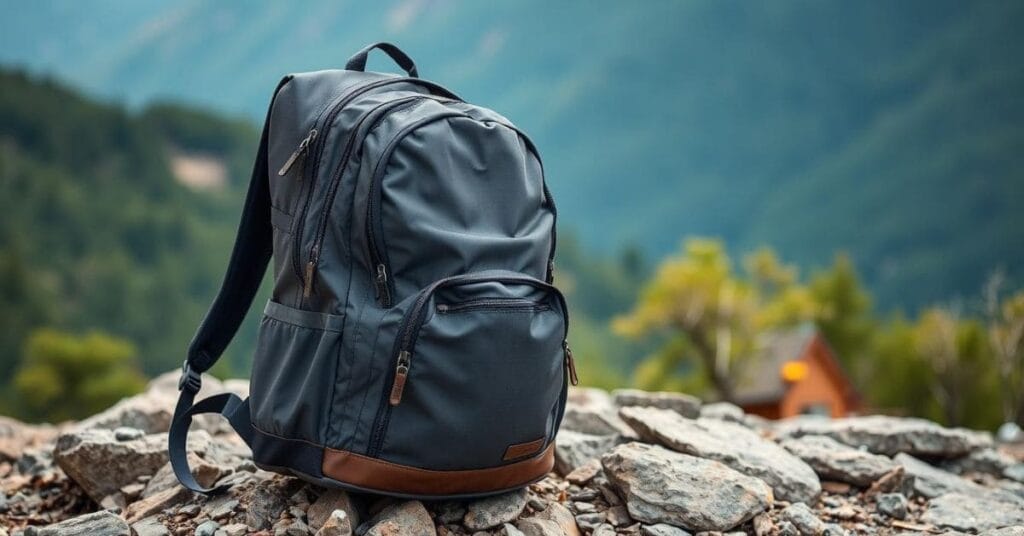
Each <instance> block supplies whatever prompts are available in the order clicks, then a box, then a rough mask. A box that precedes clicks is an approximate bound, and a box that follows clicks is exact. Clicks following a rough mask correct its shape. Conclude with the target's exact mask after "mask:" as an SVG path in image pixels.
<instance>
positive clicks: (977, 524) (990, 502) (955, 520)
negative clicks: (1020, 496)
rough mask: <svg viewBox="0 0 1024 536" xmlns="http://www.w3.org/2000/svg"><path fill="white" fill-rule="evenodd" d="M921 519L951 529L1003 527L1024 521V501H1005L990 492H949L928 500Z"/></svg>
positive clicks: (968, 529)
mask: <svg viewBox="0 0 1024 536" xmlns="http://www.w3.org/2000/svg"><path fill="white" fill-rule="evenodd" d="M921 520H922V521H924V522H925V523H931V524H933V525H936V526H938V527H942V528H947V529H952V530H961V531H982V530H992V529H1000V528H1004V527H1010V526H1013V525H1024V503H1022V502H1019V501H1011V502H1004V501H1003V500H1001V498H1000V497H994V496H992V495H991V494H989V495H981V496H979V495H976V494H965V493H947V494H945V495H942V496H940V497H936V498H934V499H932V500H930V501H928V509H927V510H926V511H925V513H924V515H922V516H921Z"/></svg>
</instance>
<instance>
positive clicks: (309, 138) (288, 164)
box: [277, 128, 316, 177]
mask: <svg viewBox="0 0 1024 536" xmlns="http://www.w3.org/2000/svg"><path fill="white" fill-rule="evenodd" d="M315 139H316V129H315V128H314V129H312V130H310V131H309V134H307V135H306V137H305V138H303V139H302V141H301V142H299V146H298V148H296V149H295V152H293V153H292V155H291V156H289V157H288V160H286V161H285V163H284V165H283V166H281V169H280V170H278V172H277V176H278V177H284V176H285V175H287V174H288V172H289V171H290V170H291V169H292V166H294V165H295V162H296V161H297V160H298V159H299V157H300V156H302V155H303V154H305V152H306V150H308V149H309V144H310V143H312V142H313V140H315Z"/></svg>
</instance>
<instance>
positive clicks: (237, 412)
mask: <svg viewBox="0 0 1024 536" xmlns="http://www.w3.org/2000/svg"><path fill="white" fill-rule="evenodd" d="M290 79H291V77H286V78H284V79H283V80H281V83H280V84H278V86H277V89H276V90H274V96H275V97H276V96H277V91H278V90H280V89H281V87H282V86H283V85H284V84H285V83H287V82H288V81H289V80H290ZM271 108H273V99H271ZM269 130H270V112H269V111H268V112H267V119H266V121H264V123H263V133H262V134H261V135H260V145H259V150H258V151H257V153H256V161H255V163H254V164H253V169H252V178H251V179H250V181H249V192H248V194H246V197H245V205H244V207H243V208H242V221H241V222H240V223H239V225H238V236H237V237H236V238H235V245H234V248H233V249H232V251H231V260H230V261H229V262H228V269H227V274H226V275H225V276H224V281H223V283H221V287H220V291H219V292H218V293H217V297H216V298H215V299H214V300H213V304H212V305H210V310H209V311H207V313H206V317H205V318H203V321H202V323H200V324H199V329H198V330H197V331H196V334H195V337H193V338H192V343H191V344H190V345H189V348H188V355H187V356H186V358H185V363H184V364H183V365H182V372H181V379H180V380H179V381H178V390H179V391H180V394H179V395H178V404H177V405H176V406H175V408H174V417H173V418H172V420H171V430H170V433H169V434H168V436H169V437H168V451H169V453H170V458H171V465H172V467H173V468H174V474H175V475H176V476H177V477H178V480H179V481H180V482H181V484H182V485H183V486H185V487H186V488H188V489H190V490H192V491H197V492H201V493H210V492H214V491H218V490H215V489H207V488H203V487H202V486H200V485H199V483H198V482H196V480H195V478H193V477H192V474H191V472H190V471H189V468H188V456H187V452H186V446H187V443H188V441H187V439H188V427H189V425H190V424H191V423H192V416H193V415H196V414H199V413H220V414H222V415H224V416H225V417H227V418H228V422H229V423H230V424H231V426H232V427H233V428H234V429H235V431H236V432H238V434H239V435H240V436H241V437H242V439H244V440H245V441H246V443H247V444H248V443H249V440H250V438H251V436H252V425H251V424H250V422H249V404H248V400H244V401H243V400H242V399H240V398H239V397H237V396H235V395H233V394H230V393H225V394H221V395H216V396H212V397H210V398H207V399H205V400H202V401H200V402H199V403H198V404H196V405H194V406H193V405H192V402H193V401H194V400H195V397H196V394H197V393H198V392H199V389H200V387H202V373H203V372H206V371H207V370H209V369H210V367H212V366H213V364H214V363H216V362H217V359H219V358H220V356H221V354H223V353H224V349H225V348H227V346H228V344H229V343H230V342H231V339H232V338H233V337H234V336H235V333H236V332H237V331H238V328H239V326H241V324H242V321H243V320H244V319H245V315H246V313H247V312H248V311H249V307H250V306H251V305H252V301H253V298H255V297H256V292H257V291H258V290H259V287H260V282H262V280H263V275H264V274H265V273H266V271H267V264H268V263H269V262H270V257H271V254H272V253H273V227H272V226H271V223H270V177H269V173H268V170H267V169H268V168H267V166H268V162H267V159H268V157H267V141H268V140H267V136H268V133H269Z"/></svg>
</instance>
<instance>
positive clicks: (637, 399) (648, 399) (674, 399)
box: [612, 389, 701, 419]
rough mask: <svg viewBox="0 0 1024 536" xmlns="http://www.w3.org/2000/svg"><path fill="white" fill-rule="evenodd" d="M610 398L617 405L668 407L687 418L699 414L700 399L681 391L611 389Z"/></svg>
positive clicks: (694, 417) (693, 417)
mask: <svg viewBox="0 0 1024 536" xmlns="http://www.w3.org/2000/svg"><path fill="white" fill-rule="evenodd" d="M612 398H613V399H614V401H615V404H616V405H618V406H619V407H627V406H642V407H651V408H659V409H670V410H672V411H675V412H676V413H678V414H680V415H682V416H683V417H687V418H689V419H696V418H697V417H699V416H700V406H701V402H700V399H699V398H697V397H695V396H691V395H687V394H683V393H672V392H666V391H661V392H648V391H641V390H639V389H617V390H615V391H612Z"/></svg>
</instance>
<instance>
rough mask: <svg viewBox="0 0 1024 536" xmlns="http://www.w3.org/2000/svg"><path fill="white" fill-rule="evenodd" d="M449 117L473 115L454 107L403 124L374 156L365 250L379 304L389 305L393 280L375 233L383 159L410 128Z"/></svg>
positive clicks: (385, 158)
mask: <svg viewBox="0 0 1024 536" xmlns="http://www.w3.org/2000/svg"><path fill="white" fill-rule="evenodd" d="M450 117H464V118H467V119H472V117H470V116H469V115H468V114H466V113H464V112H457V111H447V112H443V113H440V114H437V115H432V116H429V117H425V118H422V119H420V120H418V121H416V122H415V123H412V124H410V125H408V126H406V127H405V128H404V129H402V130H401V131H399V132H398V134H396V135H395V137H394V138H392V139H391V141H390V142H389V143H388V145H387V146H386V147H385V148H384V151H383V152H381V156H380V158H379V159H378V160H377V166H376V167H375V168H374V170H373V175H372V176H371V178H370V192H369V202H368V203H366V244H367V248H368V249H369V251H368V252H367V254H368V257H369V260H370V266H373V267H374V268H373V269H374V273H375V274H376V275H375V277H374V283H373V284H374V293H375V295H376V297H377V301H378V302H380V304H381V306H382V307H385V308H387V307H391V304H392V301H393V298H394V281H392V279H391V277H390V274H389V271H390V270H389V266H390V264H391V263H390V262H389V261H388V259H387V252H386V250H385V248H384V246H383V245H382V244H381V243H380V242H379V241H382V240H383V239H382V237H379V236H378V233H377V231H376V228H377V224H378V223H380V203H381V200H380V182H381V180H383V178H384V172H385V170H386V169H387V166H386V163H387V161H388V160H389V159H390V158H391V154H392V153H394V151H395V148H396V147H397V146H398V143H399V142H400V141H402V140H403V139H404V138H405V137H406V136H408V135H409V134H410V133H411V132H412V131H414V130H416V129H418V128H420V127H422V126H424V125H427V124H429V123H433V122H434V121H440V120H442V119H447V118H450Z"/></svg>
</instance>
